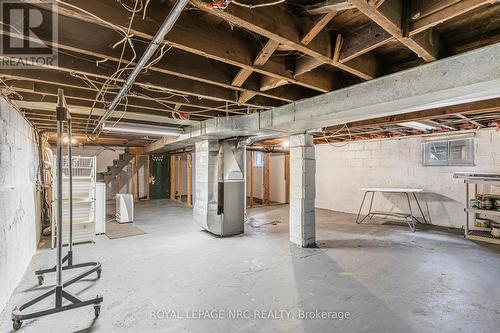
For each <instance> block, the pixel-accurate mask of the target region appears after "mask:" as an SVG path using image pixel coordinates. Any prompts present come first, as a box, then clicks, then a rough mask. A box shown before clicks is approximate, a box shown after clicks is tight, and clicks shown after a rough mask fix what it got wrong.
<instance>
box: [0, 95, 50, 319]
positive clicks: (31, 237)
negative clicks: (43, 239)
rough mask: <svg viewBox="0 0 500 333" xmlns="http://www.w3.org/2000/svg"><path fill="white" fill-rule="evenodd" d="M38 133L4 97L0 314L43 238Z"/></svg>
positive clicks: (0, 109)
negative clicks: (37, 185)
mask: <svg viewBox="0 0 500 333" xmlns="http://www.w3.org/2000/svg"><path fill="white" fill-rule="evenodd" d="M37 169H38V148H37V143H36V137H35V132H34V130H33V128H32V127H31V126H30V124H29V123H28V122H27V121H26V120H25V119H24V118H23V117H22V115H21V114H20V113H19V112H18V111H17V110H15V109H14V108H13V107H11V106H10V105H9V104H8V103H7V102H6V101H5V100H4V99H2V98H0V311H1V310H2V309H3V307H4V306H5V303H6V302H7V300H8V299H9V297H10V295H11V293H12V291H13V290H14V288H15V287H16V286H17V284H18V283H19V281H20V280H21V278H22V276H23V274H24V272H25V270H26V267H27V266H28V264H29V262H30V261H31V257H32V256H33V254H34V253H35V251H36V248H37V244H38V240H39V235H40V233H41V232H40V229H41V225H40V199H39V198H40V197H39V192H38V191H37V188H36V179H37V178H38V174H37Z"/></svg>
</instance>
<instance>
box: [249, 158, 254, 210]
mask: <svg viewBox="0 0 500 333" xmlns="http://www.w3.org/2000/svg"><path fill="white" fill-rule="evenodd" d="M253 159H254V156H253V151H250V180H249V182H250V198H249V200H250V207H253V205H254V202H253V201H254V200H253V198H254V185H253V181H254V171H255V170H254V163H253Z"/></svg>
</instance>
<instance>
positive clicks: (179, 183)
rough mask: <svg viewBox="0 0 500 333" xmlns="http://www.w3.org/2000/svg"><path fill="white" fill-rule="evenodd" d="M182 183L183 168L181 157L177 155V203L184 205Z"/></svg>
mask: <svg viewBox="0 0 500 333" xmlns="http://www.w3.org/2000/svg"><path fill="white" fill-rule="evenodd" d="M181 182H182V166H181V155H180V154H179V155H177V196H178V197H177V201H178V202H179V203H182V192H181V190H182V189H181Z"/></svg>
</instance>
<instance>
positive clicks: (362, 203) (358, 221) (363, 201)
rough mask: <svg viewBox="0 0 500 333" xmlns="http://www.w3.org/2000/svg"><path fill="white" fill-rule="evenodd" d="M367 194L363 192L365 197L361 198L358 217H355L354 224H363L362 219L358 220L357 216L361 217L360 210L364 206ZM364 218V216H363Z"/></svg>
mask: <svg viewBox="0 0 500 333" xmlns="http://www.w3.org/2000/svg"><path fill="white" fill-rule="evenodd" d="M367 194H368V192H365V195H364V196H363V200H362V201H361V206H359V211H358V216H357V217H356V223H358V224H359V223H361V222H363V220H364V218H363V219H362V220H361V221H360V220H359V216H360V215H361V210H362V209H363V205H364V204H365V199H366V195H367ZM365 218H366V216H365Z"/></svg>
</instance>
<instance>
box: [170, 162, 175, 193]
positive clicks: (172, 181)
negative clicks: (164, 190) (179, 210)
mask: <svg viewBox="0 0 500 333" xmlns="http://www.w3.org/2000/svg"><path fill="white" fill-rule="evenodd" d="M170 200H175V155H170Z"/></svg>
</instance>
